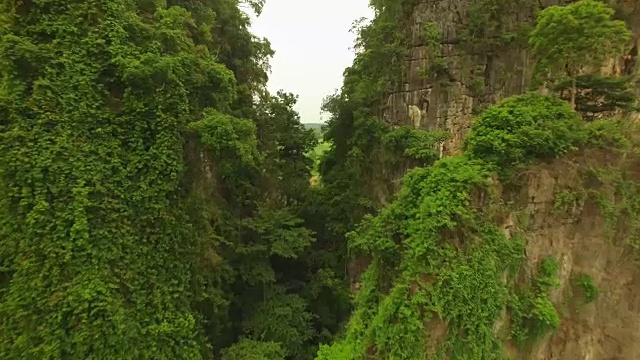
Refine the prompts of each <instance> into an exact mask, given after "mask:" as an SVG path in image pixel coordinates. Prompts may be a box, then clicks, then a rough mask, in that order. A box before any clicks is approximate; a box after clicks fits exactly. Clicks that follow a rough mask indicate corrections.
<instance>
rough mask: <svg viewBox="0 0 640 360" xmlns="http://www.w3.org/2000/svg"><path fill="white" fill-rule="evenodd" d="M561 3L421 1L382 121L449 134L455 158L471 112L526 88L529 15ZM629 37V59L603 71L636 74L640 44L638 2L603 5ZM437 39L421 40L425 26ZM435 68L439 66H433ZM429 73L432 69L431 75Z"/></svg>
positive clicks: (619, 0)
mask: <svg viewBox="0 0 640 360" xmlns="http://www.w3.org/2000/svg"><path fill="white" fill-rule="evenodd" d="M567 2H568V1H563V0H538V1H535V0H510V1H495V0H420V1H419V2H418V3H417V5H415V6H414V7H413V10H412V11H411V16H410V18H409V19H408V20H407V21H406V23H407V24H408V25H406V27H407V30H406V31H408V34H409V44H410V45H409V49H407V51H406V56H405V71H404V73H403V75H402V76H401V78H400V79H398V82H397V84H396V85H395V91H392V92H390V93H387V95H386V103H385V104H384V107H383V116H384V118H385V120H386V121H387V122H389V123H393V124H407V125H418V126H419V127H420V128H422V129H425V130H426V129H429V130H431V129H442V130H445V129H446V130H448V131H449V132H450V133H451V134H452V139H451V140H450V141H448V142H447V143H446V144H445V145H444V149H443V150H444V153H445V154H450V153H455V152H456V151H457V150H458V149H459V148H460V146H461V144H462V139H463V138H464V135H465V134H466V132H467V131H468V129H469V124H470V121H471V118H472V117H473V114H475V113H477V112H478V111H480V110H481V109H482V108H484V107H486V106H487V105H488V104H492V103H495V102H496V101H499V100H500V99H503V98H506V97H508V96H511V95H515V94H520V93H523V92H524V91H526V90H527V89H528V86H529V82H530V78H531V73H532V68H533V59H532V56H531V52H530V50H529V48H528V46H527V39H526V36H525V37H523V36H522V34H523V33H526V29H527V27H528V26H530V25H531V24H532V22H533V19H534V16H535V12H536V11H538V10H540V9H541V8H544V7H548V6H551V5H558V4H563V3H567ZM608 2H609V3H610V5H611V6H612V7H614V8H615V9H616V11H617V17H618V18H620V19H624V20H625V21H626V22H627V23H628V25H629V27H630V29H631V30H632V32H633V34H634V35H633V36H634V38H633V43H634V44H635V45H633V46H630V48H631V51H630V52H629V54H627V56H623V57H621V58H617V59H611V62H610V64H609V65H608V66H607V67H606V68H605V69H603V72H605V73H609V74H637V73H638V69H639V66H638V62H637V61H636V57H637V48H638V45H640V3H639V2H637V1H635V0H611V1H608ZM433 24H435V28H437V29H438V30H439V32H440V34H441V38H440V39H439V40H440V44H441V46H440V47H439V48H438V47H436V48H434V47H433V46H430V44H428V43H427V42H426V41H425V28H426V27H429V26H433ZM434 65H438V67H439V68H440V69H434ZM430 70H431V71H430Z"/></svg>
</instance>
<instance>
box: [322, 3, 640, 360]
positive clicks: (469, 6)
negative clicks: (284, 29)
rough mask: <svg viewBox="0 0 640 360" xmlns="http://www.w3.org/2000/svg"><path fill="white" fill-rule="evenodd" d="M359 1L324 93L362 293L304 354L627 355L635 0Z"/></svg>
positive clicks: (335, 185)
mask: <svg viewBox="0 0 640 360" xmlns="http://www.w3.org/2000/svg"><path fill="white" fill-rule="evenodd" d="M372 5H373V6H374V8H375V9H376V17H375V19H374V20H373V21H372V23H371V24H368V25H366V26H364V27H362V28H361V31H360V38H359V45H360V49H361V52H360V53H359V54H358V55H357V57H356V60H355V61H354V64H353V66H352V67H351V68H349V69H347V71H346V73H345V83H344V87H343V88H342V90H341V92H340V93H337V94H335V95H334V96H333V97H330V98H329V99H328V101H327V103H326V109H327V110H328V111H330V112H331V113H332V114H333V118H332V119H331V121H330V127H329V130H328V133H327V134H328V135H327V138H328V139H331V140H332V141H333V142H334V147H333V148H332V151H331V152H330V153H329V155H328V156H327V157H326V159H325V162H324V168H323V170H324V174H323V176H324V177H323V179H324V182H325V186H326V187H327V188H329V189H336V191H338V190H337V189H341V193H345V194H349V197H348V198H347V197H346V196H345V197H343V200H344V201H345V203H348V204H350V205H345V207H347V206H350V208H349V210H348V211H345V212H344V214H343V216H340V215H338V214H336V215H335V218H336V219H339V218H342V219H346V220H345V222H344V223H345V227H347V228H349V230H350V232H348V233H347V236H346V241H347V242H348V244H349V245H348V246H349V251H350V254H351V255H352V259H353V260H352V262H351V264H352V266H351V270H352V273H351V281H352V282H353V283H354V286H353V288H354V289H356V292H357V297H356V302H355V310H354V312H353V313H352V315H351V318H350V321H349V324H348V325H347V327H346V330H345V334H344V335H343V336H342V337H341V340H339V341H337V342H335V343H334V344H332V345H330V346H324V347H323V348H322V349H321V351H320V352H319V356H318V359H323V360H325V359H327V360H328V359H431V358H433V359H505V358H509V359H516V358H517V359H577V358H588V359H610V358H624V359H633V358H635V357H636V356H637V352H638V351H640V350H639V349H636V347H635V346H632V345H630V344H634V343H636V342H637V340H638V336H640V334H639V333H638V331H637V326H635V325H634V324H635V321H636V319H637V318H638V312H637V309H638V305H640V302H639V300H638V290H637V289H636V288H635V286H634V284H635V282H637V279H638V276H640V267H638V265H637V255H638V254H637V252H636V248H637V243H638V233H637V224H636V223H637V220H636V219H637V211H638V204H639V203H638V201H639V199H640V192H639V190H640V188H638V185H637V184H638V180H640V179H639V178H638V177H637V175H638V169H639V168H638V165H640V163H638V158H637V154H638V143H637V133H638V129H637V126H636V125H635V123H634V118H635V109H636V107H635V106H636V94H637V89H638V88H637V85H636V83H635V74H636V73H637V64H636V56H637V45H638V39H639V38H638V29H637V24H636V23H635V19H636V17H634V16H631V14H634V13H635V12H636V6H637V5H636V4H635V3H634V2H615V3H611V4H610V5H612V6H613V8H610V7H607V6H605V5H603V4H602V2H596V1H580V2H577V3H570V4H568V5H567V4H555V3H539V2H529V1H526V0H525V1H507V2H504V1H503V2H494V1H484V0H478V1H460V2H458V1H444V2H417V1H415V2H414V1H376V2H372ZM552 5H566V6H552ZM389 64H392V65H394V66H389ZM531 91H533V92H531ZM522 93H526V94H524V95H518V96H515V97H514V96H512V95H516V94H522ZM510 96H511V97H510ZM501 99H505V100H501ZM495 103H497V105H491V104H495ZM448 155H453V156H448ZM408 168H412V170H410V171H408V173H407V169H408ZM346 169H356V171H355V172H347V171H346ZM405 173H407V174H406V175H404V174H405ZM403 175H404V178H403V180H402V182H401V186H398V185H397V180H398V179H400V178H402V177H403ZM347 189H348V190H347ZM398 189H400V190H399V192H397V193H396V191H397V190H398ZM356 209H357V210H356ZM370 214H371V215H370ZM361 219H362V221H360V220H361ZM614 329H615V330H614Z"/></svg>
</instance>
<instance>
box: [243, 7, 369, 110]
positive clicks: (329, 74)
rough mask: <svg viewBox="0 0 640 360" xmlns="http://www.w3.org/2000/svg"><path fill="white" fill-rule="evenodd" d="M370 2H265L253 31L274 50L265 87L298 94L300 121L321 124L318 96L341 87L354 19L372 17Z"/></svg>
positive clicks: (323, 95)
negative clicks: (264, 38) (269, 43)
mask: <svg viewBox="0 0 640 360" xmlns="http://www.w3.org/2000/svg"><path fill="white" fill-rule="evenodd" d="M372 15H373V12H372V10H371V9H370V8H369V0H321V1H316V0H266V4H265V6H264V9H263V11H262V14H261V15H260V17H258V18H257V19H253V25H252V27H251V28H252V31H253V33H254V34H256V35H257V36H259V37H266V38H268V39H269V41H270V42H271V47H272V48H273V49H274V50H275V55H274V57H273V58H272V59H271V62H270V63H271V75H270V76H269V84H268V86H269V90H271V91H272V92H273V93H275V92H276V91H277V90H279V89H283V90H285V91H287V92H292V93H294V94H298V96H299V98H298V104H297V107H296V110H298V112H299V113H300V119H301V120H302V122H321V121H324V119H320V105H321V103H322V99H323V98H324V97H325V96H327V95H330V94H332V93H333V92H334V90H335V89H338V88H340V86H341V85H342V72H343V70H344V68H345V67H347V66H350V65H351V62H352V61H353V56H354V52H353V50H352V47H353V42H354V40H355V37H354V36H355V35H354V34H352V33H350V32H349V30H350V29H351V26H352V23H353V21H354V20H356V19H359V18H361V17H367V18H371V17H372Z"/></svg>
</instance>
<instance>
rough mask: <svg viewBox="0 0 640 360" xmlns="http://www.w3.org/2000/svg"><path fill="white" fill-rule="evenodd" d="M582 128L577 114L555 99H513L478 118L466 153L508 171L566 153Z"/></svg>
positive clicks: (491, 108)
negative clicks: (532, 161)
mask: <svg viewBox="0 0 640 360" xmlns="http://www.w3.org/2000/svg"><path fill="white" fill-rule="evenodd" d="M580 125H581V121H580V117H579V116H578V114H577V113H575V112H574V111H572V110H571V107H570V106H569V105H568V104H567V103H566V102H564V101H562V100H560V99H558V98H556V97H540V96H537V95H535V94H525V95H520V96H514V97H511V98H508V99H506V100H504V101H502V102H501V103H500V105H499V106H493V107H490V108H488V109H487V110H485V111H484V112H483V113H482V114H481V115H480V116H478V118H477V119H476V120H475V122H474V124H473V132H472V133H470V134H469V136H467V140H466V143H465V145H466V146H465V150H466V152H467V153H468V154H469V155H470V156H474V157H479V158H483V159H485V160H486V161H488V162H490V163H492V164H495V165H496V166H497V168H498V169H501V170H506V169H509V168H511V167H513V166H516V165H521V164H526V163H527V162H529V161H530V160H532V159H551V158H554V157H558V156H561V155H564V154H566V153H567V152H569V150H571V149H572V148H573V145H574V144H576V143H577V142H578V141H579V140H580V138H579V137H580V135H581V132H580V131H579V129H580Z"/></svg>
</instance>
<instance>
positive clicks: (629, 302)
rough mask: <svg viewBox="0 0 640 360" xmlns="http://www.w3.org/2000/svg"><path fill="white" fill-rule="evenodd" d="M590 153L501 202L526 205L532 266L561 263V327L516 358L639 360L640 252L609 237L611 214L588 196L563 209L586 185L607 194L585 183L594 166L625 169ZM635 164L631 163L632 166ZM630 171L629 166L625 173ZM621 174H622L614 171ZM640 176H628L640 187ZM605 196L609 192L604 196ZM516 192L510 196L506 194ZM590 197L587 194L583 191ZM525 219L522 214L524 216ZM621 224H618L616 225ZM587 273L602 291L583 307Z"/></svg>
mask: <svg viewBox="0 0 640 360" xmlns="http://www.w3.org/2000/svg"><path fill="white" fill-rule="evenodd" d="M601 155H602V154H597V153H588V154H584V156H583V157H582V159H581V160H580V161H579V162H576V161H571V160H557V161H556V162H554V163H553V164H542V165H538V166H536V167H533V168H531V169H530V171H528V172H527V174H528V175H527V176H526V179H524V181H523V185H522V187H520V188H519V189H517V190H515V191H514V190H513V189H511V190H505V191H503V192H502V194H503V197H506V198H509V200H512V201H515V202H521V203H523V204H527V205H526V207H525V209H526V210H525V213H524V214H520V216H519V217H520V219H525V218H526V219H527V224H524V221H522V220H521V221H516V226H521V227H526V228H527V230H526V238H527V246H526V256H527V264H529V265H528V266H529V267H530V268H531V269H530V271H531V272H533V271H534V264H538V263H539V262H540V260H541V259H543V258H545V257H549V256H553V257H555V258H556V259H558V261H559V269H560V270H559V274H558V279H559V286H558V287H557V288H556V289H555V290H553V291H552V292H551V293H550V300H551V301H552V302H553V303H554V305H555V307H556V309H557V310H558V313H559V315H560V317H561V322H560V327H559V328H558V329H557V330H556V331H555V332H554V333H552V334H551V335H550V336H548V337H547V338H546V339H545V340H543V341H541V342H539V343H538V344H537V345H536V346H535V347H534V348H533V349H524V350H523V349H520V350H515V346H507V347H506V348H507V349H511V350H512V351H511V353H510V354H509V355H511V356H510V357H511V358H518V359H527V360H546V359H567V360H569V359H589V360H605V359H638V358H640V346H638V344H640V326H639V325H638V324H640V266H638V262H637V260H638V259H637V253H636V252H634V251H633V249H632V247H631V246H630V245H629V243H627V242H626V241H625V240H624V237H623V236H622V235H621V234H620V233H616V232H615V231H614V232H612V233H608V232H607V230H605V229H606V228H607V224H606V216H603V213H602V211H601V207H600V205H598V204H597V202H596V201H595V200H594V198H593V197H590V196H586V195H585V196H583V197H581V196H577V197H574V198H573V199H572V201H569V202H566V203H565V204H564V206H562V207H559V206H558V198H559V197H560V196H561V195H560V194H563V193H573V194H578V193H580V191H582V190H581V189H585V188H581V187H582V186H588V187H589V191H603V190H605V189H602V188H599V187H600V186H601V183H598V182H597V181H590V180H586V178H585V172H584V170H585V169H587V168H589V167H590V166H611V168H612V169H613V168H615V169H624V168H625V167H626V165H624V164H622V162H623V161H625V160H624V157H615V156H613V157H612V156H607V157H603V156H601ZM637 165H638V164H637V163H634V164H631V166H632V168H634V169H635V168H636V167H637ZM627 169H629V167H627ZM616 171H617V170H616ZM639 175H640V173H638V172H637V171H635V172H627V173H626V174H625V177H628V178H629V179H631V178H633V179H634V181H640V176H639ZM605 191H607V190H605ZM509 192H511V193H512V195H507V193H509ZM584 194H586V193H584ZM522 215H524V216H522ZM618 226H620V223H618ZM580 274H588V275H589V276H590V277H592V278H593V280H594V283H595V284H596V285H597V287H598V289H599V294H600V295H599V297H598V299H597V300H596V301H595V302H593V303H590V304H585V303H584V302H583V301H582V299H581V298H580V297H579V296H577V297H576V296H575V295H576V293H577V291H579V289H578V287H577V286H576V283H575V279H576V278H577V277H578V276H579V275H580Z"/></svg>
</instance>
